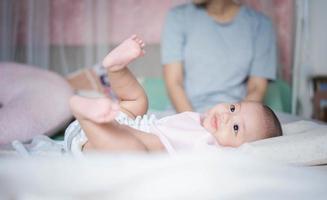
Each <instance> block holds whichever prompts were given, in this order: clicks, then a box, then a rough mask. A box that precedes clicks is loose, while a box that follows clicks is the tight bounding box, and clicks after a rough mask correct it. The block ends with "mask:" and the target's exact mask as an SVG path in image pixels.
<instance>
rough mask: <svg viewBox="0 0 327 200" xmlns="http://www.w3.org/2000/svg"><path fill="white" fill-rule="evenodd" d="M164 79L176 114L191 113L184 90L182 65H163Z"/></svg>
mask: <svg viewBox="0 0 327 200" xmlns="http://www.w3.org/2000/svg"><path fill="white" fill-rule="evenodd" d="M163 71H164V78H165V84H166V87H167V90H168V95H169V97H170V100H171V102H172V104H173V106H174V107H175V110H176V112H185V111H192V110H193V109H192V105H191V103H190V101H189V100H188V98H187V95H186V92H185V89H184V83H183V82H184V72H183V65H182V63H180V62H175V63H172V64H166V65H164V69H163Z"/></svg>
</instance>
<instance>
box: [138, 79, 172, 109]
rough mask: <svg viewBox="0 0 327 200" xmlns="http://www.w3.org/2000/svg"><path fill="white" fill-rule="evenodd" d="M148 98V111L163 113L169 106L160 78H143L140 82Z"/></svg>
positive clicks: (162, 81) (163, 84)
mask: <svg viewBox="0 0 327 200" xmlns="http://www.w3.org/2000/svg"><path fill="white" fill-rule="evenodd" d="M141 83H142V85H143V87H144V89H145V92H146V93H147V95H148V98H149V109H150V110H157V111H163V110H165V109H167V107H168V106H169V105H170V100H169V98H168V95H167V92H166V87H165V83H164V80H163V79H162V78H145V79H144V80H143V81H141Z"/></svg>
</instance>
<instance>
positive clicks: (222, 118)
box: [220, 113, 230, 124]
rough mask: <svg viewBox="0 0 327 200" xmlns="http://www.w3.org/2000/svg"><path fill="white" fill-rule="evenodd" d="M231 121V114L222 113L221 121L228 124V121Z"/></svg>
mask: <svg viewBox="0 0 327 200" xmlns="http://www.w3.org/2000/svg"><path fill="white" fill-rule="evenodd" d="M229 119H230V113H222V114H221V115H220V120H221V122H222V123H224V124H226V123H227V122H228V120H229Z"/></svg>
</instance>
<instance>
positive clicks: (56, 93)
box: [0, 62, 73, 144]
mask: <svg viewBox="0 0 327 200" xmlns="http://www.w3.org/2000/svg"><path fill="white" fill-rule="evenodd" d="M0 86H1V89H0V104H1V106H0V144H6V143H9V142H11V141H13V140H15V139H17V140H20V141H27V140H29V139H31V138H32V137H33V136H35V135H39V134H46V135H49V136H50V135H52V134H54V133H55V132H56V131H57V130H58V129H60V128H62V127H63V126H64V125H65V124H66V123H67V122H68V121H69V120H70V119H71V117H72V115H71V112H70V109H69V106H68V99H69V97H70V96H71V95H72V94H73V90H72V89H71V87H70V86H69V84H68V83H67V82H66V80H65V79H64V78H63V77H61V76H60V75H58V74H56V73H53V72H50V71H46V70H43V69H40V68H38V67H32V66H28V65H24V64H18V63H9V62H2V63H0Z"/></svg>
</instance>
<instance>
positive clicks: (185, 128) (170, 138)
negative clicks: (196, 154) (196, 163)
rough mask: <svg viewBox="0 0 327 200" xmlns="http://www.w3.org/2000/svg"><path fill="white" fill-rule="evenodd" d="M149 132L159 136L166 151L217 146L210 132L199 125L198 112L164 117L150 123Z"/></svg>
mask: <svg viewBox="0 0 327 200" xmlns="http://www.w3.org/2000/svg"><path fill="white" fill-rule="evenodd" d="M149 132H150V133H153V134H155V135H157V136H158V137H159V138H160V140H161V142H162V143H163V145H164V146H165V148H166V150H167V151H168V153H176V152H178V151H181V150H193V149H199V148H202V149H203V148H215V147H217V146H219V145H218V143H217V142H216V140H215V138H214V137H213V136H212V134H211V133H209V132H208V131H206V130H205V129H204V127H202V126H201V123H200V114H199V113H194V112H183V113H180V114H176V115H172V116H169V117H164V118H162V119H160V120H157V121H156V122H155V123H153V124H152V125H150V130H149Z"/></svg>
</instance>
